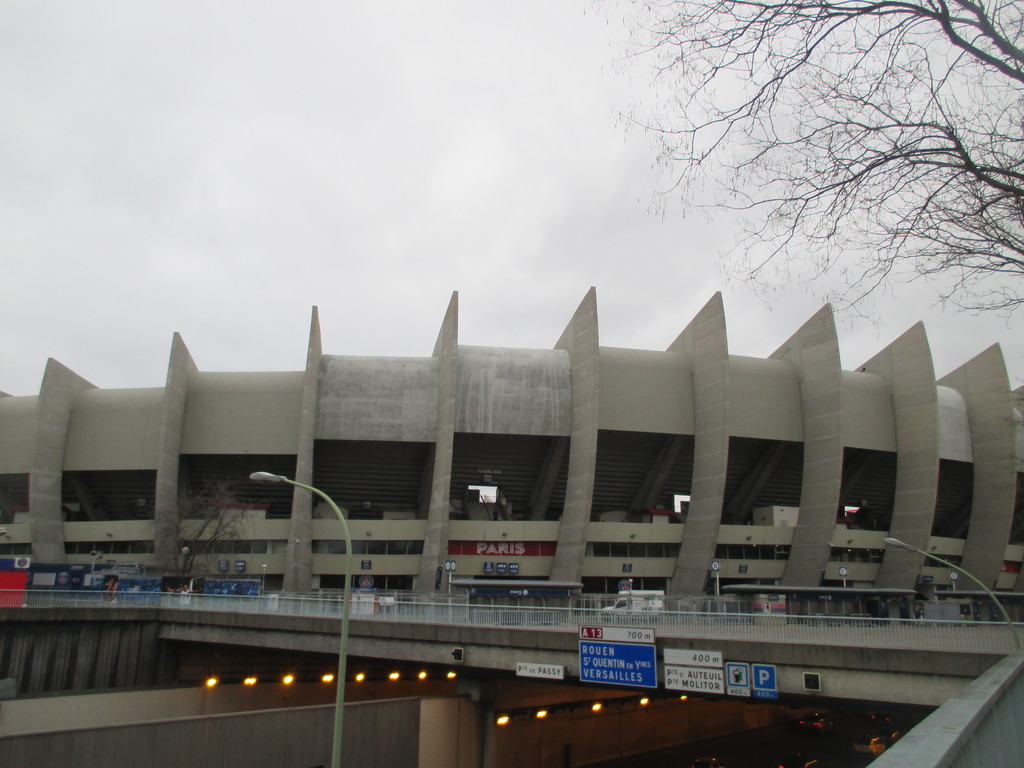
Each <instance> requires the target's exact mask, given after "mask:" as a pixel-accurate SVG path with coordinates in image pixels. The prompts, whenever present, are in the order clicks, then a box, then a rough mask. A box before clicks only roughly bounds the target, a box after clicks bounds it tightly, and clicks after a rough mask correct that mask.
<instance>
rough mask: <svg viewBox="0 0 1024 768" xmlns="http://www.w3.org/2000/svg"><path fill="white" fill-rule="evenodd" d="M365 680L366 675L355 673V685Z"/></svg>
mask: <svg viewBox="0 0 1024 768" xmlns="http://www.w3.org/2000/svg"><path fill="white" fill-rule="evenodd" d="M365 679H366V673H365V672H358V673H356V682H357V683H361V682H363V680H365Z"/></svg>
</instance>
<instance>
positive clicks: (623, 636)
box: [580, 627, 654, 643]
mask: <svg viewBox="0 0 1024 768" xmlns="http://www.w3.org/2000/svg"><path fill="white" fill-rule="evenodd" d="M580 640H604V641H606V642H609V643H653V642H654V630H653V629H650V628H649V627H580Z"/></svg>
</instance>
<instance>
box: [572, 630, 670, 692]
mask: <svg viewBox="0 0 1024 768" xmlns="http://www.w3.org/2000/svg"><path fill="white" fill-rule="evenodd" d="M604 629H606V630H607V629H610V627H605V628H604ZM580 682H581V683H607V684H609V685H626V686H633V687H638V688H657V687H658V669H657V664H656V657H655V645H654V643H608V642H604V641H601V640H580Z"/></svg>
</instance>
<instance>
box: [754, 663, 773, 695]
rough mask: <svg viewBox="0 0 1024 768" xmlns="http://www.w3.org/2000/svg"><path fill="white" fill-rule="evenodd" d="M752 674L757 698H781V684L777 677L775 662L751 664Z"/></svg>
mask: <svg viewBox="0 0 1024 768" xmlns="http://www.w3.org/2000/svg"><path fill="white" fill-rule="evenodd" d="M750 676H751V681H750V682H751V683H752V684H753V694H754V697H755V698H758V699H777V698H779V686H778V682H777V680H776V678H775V665H774V664H751V665H750Z"/></svg>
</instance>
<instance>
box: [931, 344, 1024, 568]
mask: <svg viewBox="0 0 1024 768" xmlns="http://www.w3.org/2000/svg"><path fill="white" fill-rule="evenodd" d="M939 384H940V385H942V386H944V387H950V388H952V389H955V390H956V391H957V392H959V393H960V395H961V397H963V399H964V403H965V404H966V405H967V418H968V420H969V422H970V425H971V448H972V452H973V454H974V494H973V497H972V500H971V513H970V528H969V529H968V531H967V541H966V543H965V544H964V555H963V560H962V564H963V566H964V568H966V569H967V570H968V571H970V572H971V573H972V574H974V575H975V576H977V577H978V578H979V579H980V580H981V581H982V582H983V583H984V584H986V585H987V586H989V587H994V586H995V582H996V579H997V578H998V577H999V572H1000V570H1001V569H1002V566H1003V558H1004V557H1005V555H1006V545H1007V544H1008V543H1009V540H1010V529H1011V528H1012V526H1013V509H1014V504H1015V502H1016V494H1017V466H1016V461H1015V459H1016V450H1017V434H1016V431H1017V430H1016V423H1015V419H1014V408H1013V405H1014V403H1013V401H1014V396H1013V392H1012V391H1011V389H1010V380H1009V375H1008V374H1007V372H1006V362H1005V361H1004V360H1003V353H1002V350H1001V349H1000V348H999V345H998V344H997V345H994V346H991V347H989V348H988V349H987V350H985V351H984V352H982V353H981V354H980V355H978V356H977V357H975V358H974V359H973V360H970V361H969V362H967V363H965V364H964V365H962V366H960V367H959V368H957V369H956V370H955V371H953V372H952V373H950V374H949V375H947V376H944V377H943V378H942V379H941V380H940V381H939Z"/></svg>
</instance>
